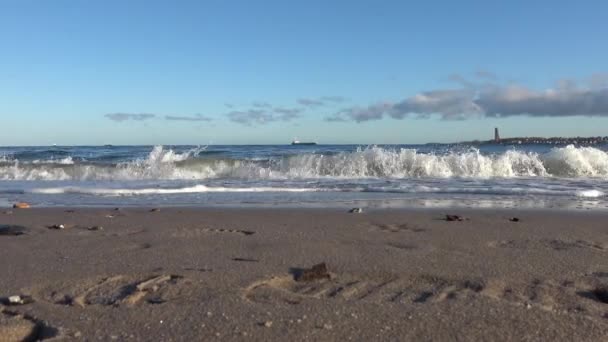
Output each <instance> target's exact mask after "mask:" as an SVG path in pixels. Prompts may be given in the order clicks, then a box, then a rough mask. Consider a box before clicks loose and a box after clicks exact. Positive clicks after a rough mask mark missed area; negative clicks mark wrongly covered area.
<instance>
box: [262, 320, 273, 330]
mask: <svg viewBox="0 0 608 342" xmlns="http://www.w3.org/2000/svg"><path fill="white" fill-rule="evenodd" d="M264 326H265V327H266V328H270V327H271V326H272V321H266V322H264Z"/></svg>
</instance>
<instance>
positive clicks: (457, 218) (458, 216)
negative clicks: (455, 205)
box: [445, 215, 465, 222]
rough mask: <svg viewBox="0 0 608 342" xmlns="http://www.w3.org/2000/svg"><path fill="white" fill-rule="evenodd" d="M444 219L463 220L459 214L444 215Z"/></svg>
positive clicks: (450, 220)
mask: <svg viewBox="0 0 608 342" xmlns="http://www.w3.org/2000/svg"><path fill="white" fill-rule="evenodd" d="M445 220H446V221H449V222H452V221H464V220H465V218H464V217H462V216H460V215H445Z"/></svg>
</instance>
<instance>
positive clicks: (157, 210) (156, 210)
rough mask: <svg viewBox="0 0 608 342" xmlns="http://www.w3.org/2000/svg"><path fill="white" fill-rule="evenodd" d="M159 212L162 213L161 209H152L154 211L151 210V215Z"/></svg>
mask: <svg viewBox="0 0 608 342" xmlns="http://www.w3.org/2000/svg"><path fill="white" fill-rule="evenodd" d="M159 211H160V208H152V209H150V212H151V213H156V212H159Z"/></svg>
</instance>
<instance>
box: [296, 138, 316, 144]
mask: <svg viewBox="0 0 608 342" xmlns="http://www.w3.org/2000/svg"><path fill="white" fill-rule="evenodd" d="M291 144H292V145H316V144H317V143H316V142H314V141H300V140H298V139H293V141H292V142H291Z"/></svg>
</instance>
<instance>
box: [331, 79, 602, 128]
mask: <svg viewBox="0 0 608 342" xmlns="http://www.w3.org/2000/svg"><path fill="white" fill-rule="evenodd" d="M488 75H489V74H482V75H479V76H478V77H480V78H481V77H483V78H484V79H486V80H488V79H490V80H492V78H491V77H489V76H488ZM591 79H592V80H593V82H592V83H591V85H590V86H587V87H579V86H577V85H576V83H575V82H574V81H571V80H562V81H560V82H558V83H557V85H556V86H555V87H553V88H550V89H546V90H542V91H538V90H533V89H530V88H528V87H524V86H521V85H517V84H508V85H501V84H496V83H483V84H477V83H475V82H473V81H469V80H466V79H464V78H462V77H461V76H458V75H456V76H452V77H451V80H452V81H456V82H458V83H459V84H460V86H461V87H460V88H455V89H438V90H431V91H425V92H421V93H418V94H416V95H414V96H411V97H408V98H406V99H404V100H402V101H399V102H394V103H391V102H385V103H375V104H371V105H369V106H366V107H350V108H346V109H343V110H341V111H339V112H337V113H336V114H334V115H332V116H330V117H327V118H325V120H326V121H329V122H340V121H342V122H344V121H355V122H359V123H360V122H365V121H371V120H380V119H383V118H384V117H387V116H388V117H391V118H393V119H398V120H400V119H404V118H406V117H414V118H418V119H419V118H429V117H431V116H432V115H439V116H440V117H441V118H442V119H446V120H464V119H469V118H483V117H486V118H487V117H493V118H503V117H511V116H532V117H565V116H605V117H608V82H607V81H606V80H607V78H601V77H599V76H598V75H594V76H593V77H592V78H591Z"/></svg>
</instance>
